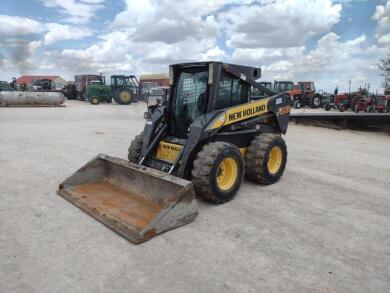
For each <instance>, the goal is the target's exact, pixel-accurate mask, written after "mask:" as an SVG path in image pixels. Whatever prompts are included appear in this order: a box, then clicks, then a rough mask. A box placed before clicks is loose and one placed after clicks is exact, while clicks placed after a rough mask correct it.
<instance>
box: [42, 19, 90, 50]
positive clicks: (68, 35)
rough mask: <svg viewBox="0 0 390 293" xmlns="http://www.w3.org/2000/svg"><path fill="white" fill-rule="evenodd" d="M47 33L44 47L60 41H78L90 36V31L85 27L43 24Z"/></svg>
mask: <svg viewBox="0 0 390 293" xmlns="http://www.w3.org/2000/svg"><path fill="white" fill-rule="evenodd" d="M45 26H46V28H47V30H48V32H47V33H46V34H45V36H44V39H45V45H50V44H52V43H54V42H57V41H62V40H80V39H82V38H84V37H87V36H90V35H92V31H91V30H90V29H89V28H86V27H74V26H69V25H63V24H59V23H47V24H45Z"/></svg>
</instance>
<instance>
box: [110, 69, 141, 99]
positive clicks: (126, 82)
mask: <svg viewBox="0 0 390 293" xmlns="http://www.w3.org/2000/svg"><path fill="white" fill-rule="evenodd" d="M111 93H112V97H113V98H114V100H115V102H116V103H117V104H119V105H129V104H131V103H132V102H137V101H140V100H142V94H141V91H140V86H139V82H138V79H137V78H136V77H135V76H134V75H111Z"/></svg>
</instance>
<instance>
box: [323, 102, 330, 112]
mask: <svg viewBox="0 0 390 293" xmlns="http://www.w3.org/2000/svg"><path fill="white" fill-rule="evenodd" d="M330 108H331V106H330V104H329V103H326V104H325V106H324V109H325V111H330Z"/></svg>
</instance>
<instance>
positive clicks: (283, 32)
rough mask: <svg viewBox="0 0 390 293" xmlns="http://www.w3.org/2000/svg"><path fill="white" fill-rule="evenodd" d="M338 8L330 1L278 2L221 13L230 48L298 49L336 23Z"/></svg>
mask: <svg viewBox="0 0 390 293" xmlns="http://www.w3.org/2000/svg"><path fill="white" fill-rule="evenodd" d="M340 11H341V5H340V4H333V3H332V2H331V1H330V0H318V1H312V0H278V1H269V2H268V1H267V2H261V3H256V4H253V5H242V6H240V7H236V6H233V7H232V8H230V9H229V10H228V11H227V12H224V13H221V15H220V17H219V19H220V20H221V21H222V22H224V23H225V26H226V35H227V44H228V46H230V47H233V48H267V47H268V48H281V47H296V46H301V45H303V44H304V42H305V41H306V40H307V39H308V38H309V37H312V36H314V35H317V34H320V33H326V32H328V31H329V30H330V28H331V27H332V26H333V25H334V24H335V23H337V22H338V21H339V18H340Z"/></svg>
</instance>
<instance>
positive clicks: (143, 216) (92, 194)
mask: <svg viewBox="0 0 390 293" xmlns="http://www.w3.org/2000/svg"><path fill="white" fill-rule="evenodd" d="M58 194H59V195H60V196H62V197H63V198H65V199H67V200H68V201H70V202H71V203H72V204H74V205H75V206H77V207H79V208H80V209H81V210H83V211H84V212H86V213H88V214H89V215H91V216H92V217H94V218H96V219H97V220H98V221H100V222H102V223H103V224H105V225H106V226H108V227H109V228H111V229H112V230H114V231H115V232H117V233H119V234H120V235H122V236H123V237H125V238H126V239H128V240H129V241H131V242H133V243H141V242H144V241H147V240H149V239H150V238H152V237H154V236H155V235H158V234H160V233H163V232H165V231H168V230H171V229H174V228H177V227H179V226H183V225H185V224H188V223H190V222H191V221H193V220H194V218H195V217H196V216H197V214H198V211H197V206H196V201H195V193H194V189H193V186H192V183H191V182H190V181H187V180H184V179H182V178H179V177H175V176H172V175H168V174H166V173H164V172H161V171H159V170H155V169H151V168H148V167H145V166H139V165H136V164H133V163H131V162H128V161H126V160H123V159H119V158H114V157H110V156H107V155H104V154H100V155H98V156H97V157H95V158H94V159H92V160H91V161H89V162H88V163H87V164H85V165H84V166H83V167H81V168H80V169H79V170H78V171H76V172H75V173H74V174H72V175H71V176H70V177H69V178H68V179H66V180H65V181H64V182H62V183H61V184H60V185H59V190H58Z"/></svg>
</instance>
